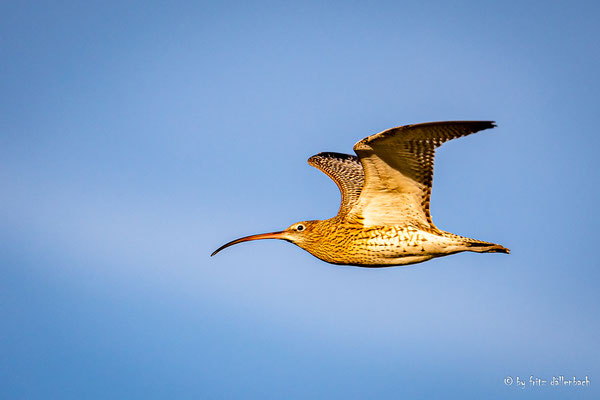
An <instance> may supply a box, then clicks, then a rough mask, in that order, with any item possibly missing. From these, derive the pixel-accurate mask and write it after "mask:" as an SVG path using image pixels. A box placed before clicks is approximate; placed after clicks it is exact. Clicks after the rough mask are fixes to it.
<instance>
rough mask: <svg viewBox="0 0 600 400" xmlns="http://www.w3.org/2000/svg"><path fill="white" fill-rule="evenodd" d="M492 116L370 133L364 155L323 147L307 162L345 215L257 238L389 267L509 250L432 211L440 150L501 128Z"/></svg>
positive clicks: (362, 144) (362, 145)
mask: <svg viewBox="0 0 600 400" xmlns="http://www.w3.org/2000/svg"><path fill="white" fill-rule="evenodd" d="M494 126H495V125H494V123H493V122H491V121H449V122H431V123H425V124H416V125H406V126H401V127H398V128H392V129H389V130H386V131H383V132H380V133H378V134H376V135H372V136H369V137H366V138H365V139H363V140H361V141H359V142H358V143H356V145H355V146H354V151H355V152H356V154H357V155H358V157H356V156H352V155H347V154H341V153H319V154H317V155H315V156H312V157H310V158H309V159H308V163H309V164H310V165H312V166H314V167H316V168H318V169H320V170H321V171H323V172H324V173H325V174H326V175H327V176H329V177H330V178H331V179H332V180H333V181H334V182H335V183H336V184H337V186H338V188H339V189H340V193H341V197H342V198H341V204H340V209H339V212H338V214H337V215H336V216H335V217H333V218H330V219H328V220H322V221H320V220H312V221H302V222H299V223H296V224H293V225H292V226H290V227H289V228H287V229H285V230H284V231H281V232H273V233H268V234H261V235H252V236H247V237H243V238H240V239H237V240H234V241H232V242H229V243H227V244H225V245H223V246H221V247H220V248H219V249H217V250H216V251H215V252H214V253H213V255H214V254H216V253H217V252H219V251H220V250H222V249H224V248H225V247H228V246H231V245H233V244H236V243H241V242H245V241H249V240H256V239H283V240H287V241H290V242H292V243H294V244H296V245H298V246H300V247H301V248H303V249H304V250H306V251H308V252H309V253H311V254H312V255H314V256H315V257H318V258H320V259H321V260H323V261H326V262H329V263H333V264H349V265H358V266H365V267H383V266H393V265H406V264H414V263H418V262H422V261H426V260H429V259H431V258H434V257H440V256H445V255H448V254H454V253H458V252H461V251H474V252H480V253H484V252H485V253H491V252H500V253H509V250H508V249H506V248H505V247H503V246H501V245H498V244H494V243H490V242H484V241H480V240H476V239H470V238H466V237H463V236H459V235H455V234H452V233H449V232H445V231H442V230H440V229H438V228H437V227H436V226H435V225H434V224H433V221H432V218H431V213H430V199H431V185H432V182H433V164H434V157H435V149H436V148H437V147H439V146H441V145H442V144H443V143H444V142H446V141H448V140H451V139H455V138H458V137H462V136H467V135H469V134H472V133H475V132H478V131H480V130H483V129H488V128H492V127H494Z"/></svg>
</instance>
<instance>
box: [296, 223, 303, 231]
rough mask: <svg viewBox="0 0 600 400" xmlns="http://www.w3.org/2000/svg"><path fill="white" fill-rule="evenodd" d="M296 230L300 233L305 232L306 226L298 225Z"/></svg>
mask: <svg viewBox="0 0 600 400" xmlns="http://www.w3.org/2000/svg"><path fill="white" fill-rule="evenodd" d="M296 230H297V231H298V232H300V231H303V230H304V225H298V226H297V227H296Z"/></svg>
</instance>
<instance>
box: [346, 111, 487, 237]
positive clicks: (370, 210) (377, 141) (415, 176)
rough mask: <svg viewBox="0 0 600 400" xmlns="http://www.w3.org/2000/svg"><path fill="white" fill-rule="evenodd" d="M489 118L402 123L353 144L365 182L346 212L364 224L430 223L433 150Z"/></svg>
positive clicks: (480, 126)
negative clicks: (483, 119) (362, 169)
mask: <svg viewBox="0 0 600 400" xmlns="http://www.w3.org/2000/svg"><path fill="white" fill-rule="evenodd" d="M494 126H495V124H494V122H492V121H448V122H430V123H424V124H415V125H406V126H400V127H398V128H392V129H388V130H386V131H383V132H380V133H378V134H376V135H372V136H369V137H366V138H364V139H363V140H361V141H359V142H358V143H356V144H355V145H354V151H355V152H356V154H358V157H359V159H360V162H361V163H362V166H363V168H364V173H365V184H364V187H363V190H362V192H361V194H360V197H359V199H358V201H357V203H356V205H355V206H354V207H353V208H352V210H351V212H350V213H349V214H350V215H349V216H353V217H356V218H359V219H362V221H363V224H364V225H365V226H373V225H390V224H404V223H412V224H418V225H422V226H429V227H431V228H434V229H436V228H435V226H434V225H433V221H432V220H431V214H430V213H429V202H430V198H431V184H432V181H433V160H434V156H435V149H436V148H437V147H439V146H441V145H442V143H444V142H447V141H448V140H451V139H455V138H459V137H462V136H466V135H470V134H471V133H475V132H478V131H480V130H483V129H488V128H493V127H494Z"/></svg>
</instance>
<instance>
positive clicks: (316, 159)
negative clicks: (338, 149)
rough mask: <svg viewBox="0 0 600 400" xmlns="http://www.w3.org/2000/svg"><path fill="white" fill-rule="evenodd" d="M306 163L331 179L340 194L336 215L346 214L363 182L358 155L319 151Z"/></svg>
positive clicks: (354, 201)
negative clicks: (340, 199)
mask: <svg viewBox="0 0 600 400" xmlns="http://www.w3.org/2000/svg"><path fill="white" fill-rule="evenodd" d="M308 163H309V164H310V165H312V166H313V167H315V168H318V169H320V170H321V171H323V172H324V173H325V174H326V175H327V176H328V177H330V178H331V179H333V181H334V182H335V183H336V185H337V186H338V188H339V189H340V193H341V194H342V203H341V204H340V210H339V211H338V216H345V215H346V214H348V212H349V211H350V209H351V208H352V207H353V206H354V205H355V203H356V201H357V200H358V197H359V196H360V191H361V190H362V187H363V184H364V182H365V178H364V176H365V174H364V172H363V167H362V165H361V163H360V161H358V157H356V156H352V155H349V154H342V153H319V154H317V155H314V156H312V157H311V158H309V159H308Z"/></svg>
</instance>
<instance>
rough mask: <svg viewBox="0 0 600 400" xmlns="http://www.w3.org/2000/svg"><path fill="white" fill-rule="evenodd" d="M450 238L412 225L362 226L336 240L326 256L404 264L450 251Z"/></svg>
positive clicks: (336, 259)
mask: <svg viewBox="0 0 600 400" xmlns="http://www.w3.org/2000/svg"><path fill="white" fill-rule="evenodd" d="M451 242H452V239H450V238H447V237H443V236H439V235H436V234H435V233H432V232H427V231H424V230H420V229H417V228H414V227H410V226H409V227H396V226H389V227H381V228H371V229H365V230H362V231H361V232H359V233H357V234H355V235H352V236H351V237H347V238H346V240H344V241H340V242H339V243H337V244H336V245H335V246H334V248H335V250H334V251H332V252H328V253H329V254H328V255H329V256H333V257H327V258H330V259H326V258H324V257H319V258H322V259H324V260H325V261H328V262H332V263H335V264H350V265H361V266H371V267H383V266H392V265H408V264H415V263H419V262H423V261H427V260H430V259H432V258H434V257H439V256H443V255H446V254H450V253H451V252H452V251H451Z"/></svg>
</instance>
